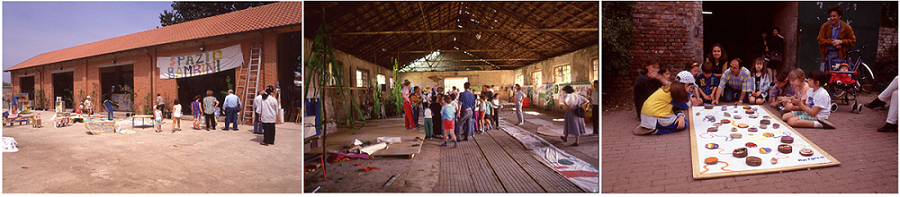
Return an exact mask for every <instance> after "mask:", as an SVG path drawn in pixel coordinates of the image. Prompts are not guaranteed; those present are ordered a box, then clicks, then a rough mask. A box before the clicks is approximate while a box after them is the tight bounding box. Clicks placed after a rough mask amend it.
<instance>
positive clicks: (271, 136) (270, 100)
mask: <svg viewBox="0 0 900 197" xmlns="http://www.w3.org/2000/svg"><path fill="white" fill-rule="evenodd" d="M273 91H274V90H273V89H272V88H269V89H266V93H265V94H263V95H262V102H261V103H260V105H259V108H257V109H256V112H257V113H259V115H260V118H259V120H260V121H261V122H262V127H263V130H264V132H263V142H262V143H259V144H260V145H263V146H269V145H275V120H276V119H277V116H278V100H277V99H275V97H273V96H270V95H269V94H272V92H273Z"/></svg>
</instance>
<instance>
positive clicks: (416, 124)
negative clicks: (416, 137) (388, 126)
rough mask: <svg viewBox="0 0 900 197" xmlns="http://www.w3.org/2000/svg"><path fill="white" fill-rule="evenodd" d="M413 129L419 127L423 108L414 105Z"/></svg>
mask: <svg viewBox="0 0 900 197" xmlns="http://www.w3.org/2000/svg"><path fill="white" fill-rule="evenodd" d="M412 114H413V116H412V118H413V127H419V116H421V115H422V107H420V106H417V105H413V107H412Z"/></svg>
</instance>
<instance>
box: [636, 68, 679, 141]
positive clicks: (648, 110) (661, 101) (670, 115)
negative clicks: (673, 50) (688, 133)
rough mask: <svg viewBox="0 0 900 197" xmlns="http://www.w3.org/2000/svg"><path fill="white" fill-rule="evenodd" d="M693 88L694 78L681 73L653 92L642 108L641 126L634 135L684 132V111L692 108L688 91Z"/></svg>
mask: <svg viewBox="0 0 900 197" xmlns="http://www.w3.org/2000/svg"><path fill="white" fill-rule="evenodd" d="M693 87H694V76H693V75H691V72H689V71H681V72H680V73H678V75H677V76H676V77H675V81H674V82H672V83H670V84H669V85H666V86H663V87H662V88H660V89H658V90H656V92H653V94H652V95H650V97H648V98H647V101H645V102H644V106H643V107H641V125H640V126H637V128H635V129H634V131H633V133H634V134H635V135H646V134H656V135H662V134H669V133H674V132H678V131H682V130H684V129H685V128H686V127H687V123H686V122H687V115H685V114H684V112H682V110H687V109H688V108H690V106H689V101H690V95H689V94H690V93H688V91H689V90H690V89H692V88H693Z"/></svg>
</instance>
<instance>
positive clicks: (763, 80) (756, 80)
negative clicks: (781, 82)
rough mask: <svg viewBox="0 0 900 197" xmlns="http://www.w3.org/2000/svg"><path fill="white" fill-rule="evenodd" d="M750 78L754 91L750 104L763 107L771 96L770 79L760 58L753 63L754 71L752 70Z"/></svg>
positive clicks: (751, 94)
mask: <svg viewBox="0 0 900 197" xmlns="http://www.w3.org/2000/svg"><path fill="white" fill-rule="evenodd" d="M750 77H751V79H753V90H752V91H751V92H750V97H749V100H750V104H754V105H761V104H763V103H765V102H766V97H767V96H768V95H769V85H770V84H771V82H769V80H770V77H769V74H768V72H766V66H765V62H764V61H763V58H761V57H759V58H756V60H755V61H753V69H750Z"/></svg>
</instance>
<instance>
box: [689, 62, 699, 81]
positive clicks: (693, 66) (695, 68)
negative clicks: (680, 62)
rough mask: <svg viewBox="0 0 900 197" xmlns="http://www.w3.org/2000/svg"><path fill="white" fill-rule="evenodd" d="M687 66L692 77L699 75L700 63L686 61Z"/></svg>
mask: <svg viewBox="0 0 900 197" xmlns="http://www.w3.org/2000/svg"><path fill="white" fill-rule="evenodd" d="M687 68H688V71H690V72H691V76H694V78H697V76H700V64H698V63H697V62H690V63H688V67H687Z"/></svg>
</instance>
